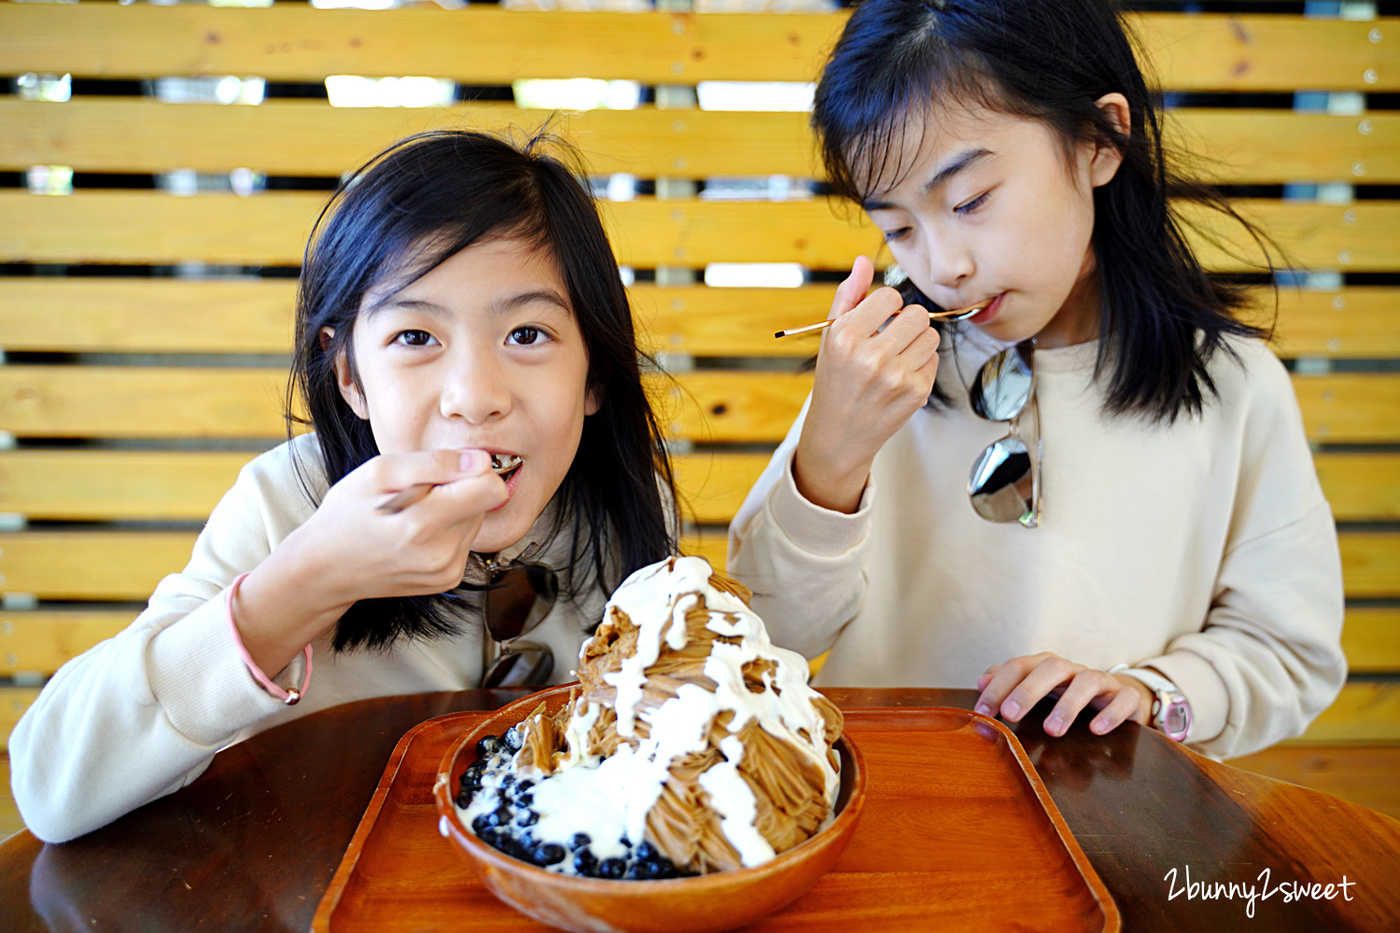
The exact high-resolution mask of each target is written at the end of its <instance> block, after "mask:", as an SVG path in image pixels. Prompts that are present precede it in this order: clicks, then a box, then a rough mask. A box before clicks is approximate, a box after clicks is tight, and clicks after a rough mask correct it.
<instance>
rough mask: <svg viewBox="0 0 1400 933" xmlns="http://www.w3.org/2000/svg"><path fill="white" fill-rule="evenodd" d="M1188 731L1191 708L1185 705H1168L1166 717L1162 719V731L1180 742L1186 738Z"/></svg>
mask: <svg viewBox="0 0 1400 933" xmlns="http://www.w3.org/2000/svg"><path fill="white" fill-rule="evenodd" d="M1190 729H1191V707H1189V706H1187V705H1186V704H1185V703H1177V702H1173V703H1168V704H1167V711H1166V715H1165V716H1164V717H1163V723H1162V731H1163V732H1165V733H1166V734H1167V735H1169V736H1171V737H1172V738H1174V739H1176V740H1177V741H1180V740H1182V739H1184V738H1186V733H1187V732H1188V731H1190Z"/></svg>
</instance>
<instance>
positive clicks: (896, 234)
mask: <svg viewBox="0 0 1400 933" xmlns="http://www.w3.org/2000/svg"><path fill="white" fill-rule="evenodd" d="M908 235H909V228H908V227H900V228H899V229H898V230H886V231H885V242H886V243H894V242H896V241H898V240H902V239H904V238H905V237H906V236H908Z"/></svg>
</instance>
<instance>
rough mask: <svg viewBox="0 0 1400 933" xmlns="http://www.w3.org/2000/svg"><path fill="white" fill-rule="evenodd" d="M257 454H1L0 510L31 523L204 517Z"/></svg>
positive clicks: (40, 451)
mask: <svg viewBox="0 0 1400 933" xmlns="http://www.w3.org/2000/svg"><path fill="white" fill-rule="evenodd" d="M254 456H255V455H254V454H252V453H245V452H233V451H147V450H10V451H0V512H15V513H18V514H20V515H24V516H26V517H27V518H28V519H29V520H31V521H36V520H37V521H127V520H132V521H203V520H204V519H206V518H208V517H209V513H210V512H211V511H212V510H213V508H214V506H215V505H216V504H217V503H218V501H219V499H220V498H221V497H222V496H223V494H224V493H225V492H227V491H228V489H229V488H230V487H231V486H232V485H233V483H234V480H236V479H237V478H238V471H239V470H240V469H242V468H243V465H244V464H245V463H247V462H248V461H249V460H251V459H252V458H253V457H254Z"/></svg>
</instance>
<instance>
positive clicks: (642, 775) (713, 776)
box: [466, 557, 839, 871]
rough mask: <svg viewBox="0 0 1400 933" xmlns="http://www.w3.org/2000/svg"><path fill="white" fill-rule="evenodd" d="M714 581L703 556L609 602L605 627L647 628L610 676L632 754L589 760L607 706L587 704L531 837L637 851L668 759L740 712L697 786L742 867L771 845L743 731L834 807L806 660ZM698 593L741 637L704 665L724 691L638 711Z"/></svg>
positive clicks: (577, 713) (713, 616)
mask: <svg viewBox="0 0 1400 933" xmlns="http://www.w3.org/2000/svg"><path fill="white" fill-rule="evenodd" d="M711 573H712V571H711V569H710V565H709V563H708V562H707V561H706V560H704V559H703V558H700V557H681V558H676V559H674V560H668V561H662V562H660V563H657V564H653V565H651V566H649V567H643V568H642V569H640V570H638V571H637V572H636V573H634V574H632V575H631V576H630V577H628V578H627V580H626V581H624V582H623V584H622V586H620V587H619V588H618V589H617V591H616V592H615V593H614V594H613V597H612V599H611V600H609V602H608V607H607V609H606V610H605V612H606V615H605V616H604V618H605V619H607V618H609V617H610V615H611V613H613V612H614V611H616V610H621V611H623V612H625V613H626V614H627V617H628V618H629V619H630V620H631V621H632V623H633V624H634V625H636V626H637V627H638V629H639V631H638V639H637V650H636V653H635V654H634V655H633V656H632V657H630V658H626V659H624V661H623V663H622V669H621V670H620V671H618V672H617V673H612V674H607V675H604V680H605V681H606V682H607V683H608V684H610V685H611V686H613V687H614V688H615V689H616V691H617V701H616V713H617V733H618V735H619V736H621V737H624V738H628V739H632V740H633V741H635V742H636V746H635V748H633V747H632V746H631V745H629V744H627V743H626V742H624V743H622V744H621V745H620V746H619V748H618V750H617V752H616V753H615V754H613V755H611V756H610V757H608V758H606V759H603V760H601V761H599V760H598V759H597V758H596V756H589V755H587V753H586V751H585V743H586V737H587V734H588V730H589V729H590V728H591V727H592V725H593V723H594V722H595V721H596V719H597V717H598V715H599V712H600V710H599V709H598V708H597V707H596V706H594V705H593V704H591V703H585V702H583V701H579V703H578V704H577V705H576V706H575V709H574V712H573V714H572V716H571V717H570V721H569V724H568V726H567V728H566V732H565V741H566V743H567V750H566V752H565V754H564V756H563V757H562V758H561V760H560V762H559V766H560V770H558V771H556V773H555V774H554V775H552V776H550V777H549V778H547V779H545V780H537V783H536V784H535V785H534V788H533V789H532V791H531V793H532V794H533V796H534V804H533V808H534V809H535V811H536V812H538V813H539V814H540V819H539V822H538V823H537V824H536V825H535V826H534V827H533V828H532V829H531V833H532V835H533V836H534V838H535V839H537V840H539V841H542V842H557V843H560V844H563V845H567V843H568V841H569V840H570V839H572V838H573V836H574V834H575V833H579V832H583V833H587V834H588V835H589V836H590V837H591V839H592V843H591V848H592V850H593V852H594V854H595V855H596V856H597V857H598V858H599V859H604V858H608V857H610V856H613V855H618V854H621V852H622V851H623V847H622V845H621V843H620V841H619V840H620V839H621V837H623V836H626V837H627V838H628V839H630V840H631V841H632V842H633V844H634V845H635V844H637V843H639V842H640V841H641V840H642V838H643V834H644V832H645V829H646V818H647V814H648V813H649V812H650V810H651V808H652V806H653V805H654V804H655V803H656V801H657V799H658V798H659V797H660V795H661V792H662V787H663V785H664V784H665V782H666V780H667V778H668V776H669V771H668V769H669V767H670V763H671V761H672V760H673V759H674V758H675V757H676V756H678V755H685V754H688V753H691V752H698V751H703V750H704V749H705V748H706V747H707V745H708V734H709V731H710V724H711V723H712V722H713V721H714V718H715V717H716V716H718V715H720V714H722V713H724V712H725V711H729V712H732V713H733V718H732V720H731V721H730V722H729V724H728V727H727V728H728V730H729V732H730V735H729V736H727V737H726V738H724V739H723V740H722V741H721V742H720V751H721V752H722V753H723V754H724V755H725V756H726V758H727V760H725V761H721V762H719V763H717V764H715V765H713V766H711V767H710V768H709V769H708V770H707V771H705V772H704V773H703V774H701V775H700V777H699V782H700V786H701V787H702V788H703V789H704V790H705V791H706V793H708V794H709V797H710V805H711V806H712V807H713V808H714V810H715V812H716V813H717V814H718V815H719V816H720V826H721V830H722V831H723V833H724V835H725V838H726V839H727V840H728V841H729V842H730V844H731V845H733V846H734V849H735V851H737V852H738V853H739V857H740V859H741V861H742V862H743V864H744V865H746V866H753V865H759V864H762V863H764V862H766V861H768V860H770V859H772V858H773V857H774V852H773V848H772V846H771V845H770V844H769V843H768V841H767V840H766V839H764V838H763V835H762V834H761V833H760V832H759V831H758V829H757V827H756V826H755V825H754V821H755V818H756V816H757V812H758V810H757V802H756V801H755V799H754V794H753V791H752V789H751V788H750V787H749V785H748V783H747V782H746V781H745V780H744V779H743V777H742V775H740V773H739V770H738V768H739V764H740V762H741V761H742V760H743V755H744V752H745V749H744V745H743V743H742V742H741V741H740V740H739V738H738V737H737V735H735V733H737V732H739V731H740V730H741V729H742V728H743V727H744V726H745V725H746V724H748V723H749V722H750V721H757V723H758V725H759V726H760V727H761V728H762V729H764V731H766V732H768V733H769V734H770V735H773V736H775V737H777V738H779V739H783V740H786V741H787V742H789V743H790V744H792V745H793V746H794V747H796V748H798V749H800V750H801V751H802V752H803V753H804V754H806V755H808V756H809V757H810V758H811V760H812V762H813V763H814V764H816V766H817V767H818V768H819V769H820V770H821V773H822V774H823V776H824V779H825V789H826V798H827V802H828V803H829V804H834V803H835V800H836V791H837V787H838V783H839V777H838V775H837V773H836V770H835V769H834V768H833V767H832V765H831V762H830V760H829V759H828V756H827V750H826V747H825V742H824V741H823V734H824V731H825V723H824V722H823V721H822V719H821V716H820V715H819V713H818V712H817V709H816V708H815V707H814V706H813V705H812V699H813V698H814V697H815V696H816V695H817V694H816V691H815V690H813V689H812V688H811V687H810V686H809V685H808V683H807V678H808V668H807V661H806V659H805V658H803V657H802V656H801V655H799V654H797V653H796V652H794V651H789V650H787V649H784V648H779V647H777V646H775V645H773V644H772V642H770V641H769V640H768V635H767V631H766V629H765V628H764V626H763V623H762V621H761V620H760V619H759V618H758V616H757V615H755V614H754V613H753V611H752V610H750V609H749V608H748V607H747V606H745V605H744V603H743V601H742V600H741V599H739V598H738V597H737V596H734V595H733V594H730V593H726V592H723V591H721V590H718V589H715V588H714V587H712V586H711V585H710V583H709V580H710V575H711ZM697 593H703V594H704V598H705V606H706V609H707V610H708V612H709V621H708V622H707V623H706V627H707V628H708V629H709V630H710V631H712V632H714V633H716V634H717V635H722V636H726V637H733V638H738V639H740V641H739V643H737V644H728V643H725V642H718V641H717V642H715V643H714V645H713V649H712V651H711V653H710V656H709V657H708V658H707V659H706V661H705V665H704V673H705V675H706V676H707V677H709V678H710V679H711V680H713V681H714V682H715V684H716V685H717V686H716V690H715V691H714V692H713V693H712V692H710V691H709V690H707V689H705V688H704V687H702V686H700V685H698V684H685V685H683V686H681V687H680V688H679V689H678V691H677V695H676V696H675V697H673V698H670V699H668V700H666V701H665V702H663V703H661V704H660V705H659V706H658V707H656V708H655V709H652V710H650V711H645V710H642V709H641V708H640V704H641V701H642V698H643V689H644V687H645V685H646V670H647V668H648V667H650V666H651V665H652V664H653V663H655V662H656V660H657V658H658V657H659V656H660V652H661V645H662V643H663V641H664V643H665V644H666V646H667V647H669V648H671V649H672V650H680V649H682V648H684V647H685V644H686V639H687V634H686V629H685V615H686V613H687V612H688V611H690V610H691V609H693V608H694V606H695V605H696V602H697V596H696V594H697ZM758 660H768V661H771V662H773V664H774V665H775V667H774V668H773V669H772V670H771V671H770V672H767V673H765V674H764V675H763V681H764V685H765V689H764V690H763V691H762V692H760V693H752V692H750V691H749V689H748V688H747V687H746V686H745V684H744V673H743V669H744V666H745V665H747V664H749V663H750V662H753V661H758ZM639 718H644V719H645V720H646V721H647V725H648V738H646V739H641V740H639V739H636V732H637V730H636V724H637V721H638V719H639ZM804 734H805V738H804ZM522 776H524V775H522ZM494 796H495V795H494V794H490V793H482V794H479V795H478V799H477V800H474V801H473V804H472V806H471V807H470V808H468V810H467V811H466V822H467V823H468V824H469V825H470V822H471V819H472V818H474V817H475V816H476V815H477V814H478V813H482V812H486V811H488V810H491V809H494V806H495V804H494V803H490V805H489V806H488V805H487V803H488V801H487V800H486V799H484V798H493V799H494ZM568 863H569V860H568V859H566V860H565V862H564V863H562V864H560V865H558V866H554V868H555V870H561V871H572V867H570V866H569V864H568Z"/></svg>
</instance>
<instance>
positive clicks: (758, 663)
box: [456, 557, 842, 879]
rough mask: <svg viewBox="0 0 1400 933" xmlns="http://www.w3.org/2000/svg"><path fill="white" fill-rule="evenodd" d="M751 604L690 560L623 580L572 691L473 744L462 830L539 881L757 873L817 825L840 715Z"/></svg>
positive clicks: (825, 803)
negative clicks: (525, 865) (535, 872)
mask: <svg viewBox="0 0 1400 933" xmlns="http://www.w3.org/2000/svg"><path fill="white" fill-rule="evenodd" d="M748 595H749V594H748V591H747V590H746V589H744V588H743V587H742V586H741V585H739V584H737V583H735V582H733V581H731V580H728V579H726V578H723V577H721V576H718V575H715V574H714V573H713V571H712V570H711V568H710V565H709V563H708V562H706V561H705V560H704V559H703V558H699V557H681V558H672V559H670V560H666V561H662V562H660V563H657V564H652V565H650V566H648V567H644V568H642V569H641V570H638V571H637V572H636V573H634V574H632V576H630V577H629V578H628V579H627V580H626V581H625V582H624V583H623V584H622V586H621V587H619V588H618V590H617V592H616V593H615V594H614V595H613V597H612V599H611V600H610V601H609V602H608V606H607V609H606V610H605V614H604V617H603V621H602V623H601V624H600V625H599V627H598V630H597V632H596V634H595V635H594V636H593V637H592V638H591V639H590V640H589V641H587V642H586V643H585V644H584V646H583V648H582V650H581V651H580V655H579V670H578V677H579V682H580V683H579V687H578V690H577V693H576V695H574V696H571V698H570V700H569V702H568V703H566V704H565V705H564V706H563V707H562V708H561V709H559V710H558V712H556V713H555V714H553V715H547V714H546V713H545V711H544V707H543V704H541V707H540V708H539V709H537V710H536V711H535V712H534V713H533V714H531V715H530V716H528V717H526V718H525V720H523V721H522V722H521V723H519V724H518V725H516V726H514V727H512V728H511V729H510V730H508V731H507V732H506V733H505V734H504V735H502V736H487V737H486V738H484V739H482V740H481V742H480V743H478V746H477V760H476V761H475V762H473V763H472V765H471V766H470V767H469V768H468V769H467V771H466V773H465V774H463V776H462V779H461V789H460V792H459V793H458V796H457V799H456V803H457V806H458V808H459V815H460V816H461V819H462V823H463V824H464V825H466V826H469V827H471V829H472V831H473V832H474V833H476V835H477V836H478V837H480V838H481V839H482V841H484V842H486V843H488V844H489V845H492V846H494V847H496V848H497V849H500V850H501V851H503V852H506V853H507V854H509V855H512V856H515V857H517V858H520V859H523V860H525V861H528V862H532V863H534V864H536V865H539V866H540V867H543V868H545V869H548V870H550V871H556V872H562V873H566V874H577V875H587V876H594V877H603V878H639V879H646V878H669V877H676V876H678V875H696V874H704V873H706V872H711V871H718V870H724V869H733V868H739V867H752V866H755V865H761V864H763V863H764V862H767V861H769V860H770V859H772V858H773V857H774V856H775V855H777V854H778V853H780V852H784V851H786V850H788V849H790V848H792V847H793V846H796V845H798V844H799V843H801V842H803V841H804V840H806V839H808V838H810V837H811V836H812V835H814V834H815V833H817V832H818V831H819V830H821V829H822V828H823V827H824V826H826V825H827V824H828V823H829V822H830V821H831V819H832V809H833V806H834V804H835V801H836V794H837V790H838V787H839V783H840V782H839V773H838V768H839V766H840V762H839V757H838V755H837V753H836V751H835V750H833V748H832V744H833V743H834V742H835V741H836V739H837V738H838V737H839V736H840V734H841V725H842V718H841V712H840V710H838V709H837V708H836V706H835V705H834V704H833V703H831V701H829V700H828V699H826V697H824V696H822V695H821V694H819V693H817V692H816V691H815V690H813V689H812V688H811V687H810V686H809V685H808V683H807V680H808V666H807V661H806V659H805V658H803V657H802V656H801V655H799V654H797V653H796V652H793V651H788V650H786V649H783V648H778V647H776V646H774V645H773V644H772V643H771V642H770V641H769V640H768V635H767V632H766V630H765V629H764V626H763V622H762V621H761V620H760V619H759V618H758V616H757V615H755V614H754V613H753V611H752V610H751V609H750V608H749V607H748V603H747V599H748Z"/></svg>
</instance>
